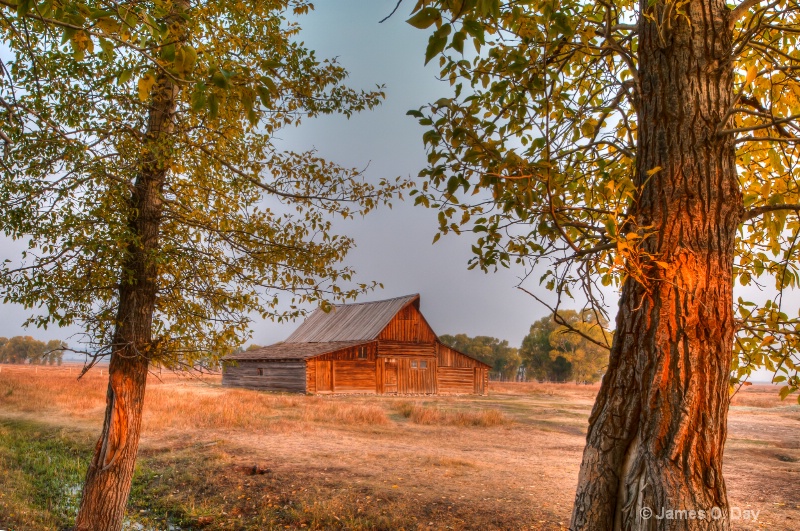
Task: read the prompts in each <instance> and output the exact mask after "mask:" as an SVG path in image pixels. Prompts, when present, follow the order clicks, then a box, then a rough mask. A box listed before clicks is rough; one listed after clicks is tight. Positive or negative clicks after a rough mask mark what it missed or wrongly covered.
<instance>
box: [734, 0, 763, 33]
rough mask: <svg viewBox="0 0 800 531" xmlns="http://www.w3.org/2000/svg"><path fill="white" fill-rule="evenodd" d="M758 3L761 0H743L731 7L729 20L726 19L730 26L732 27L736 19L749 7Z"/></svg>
mask: <svg viewBox="0 0 800 531" xmlns="http://www.w3.org/2000/svg"><path fill="white" fill-rule="evenodd" d="M760 3H761V0H744V2H742V3H741V4H739V5H738V6H736V7H735V8H734V9H733V11H731V17H730V20H729V21H728V24H730V27H733V26H734V24H736V22H738V20H739V19H740V18H742V17H743V16H744V15H745V14H746V13H747V12H748V11H749V10H750V8H751V7H753V6H756V5H758V4H760Z"/></svg>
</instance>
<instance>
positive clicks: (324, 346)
mask: <svg viewBox="0 0 800 531" xmlns="http://www.w3.org/2000/svg"><path fill="white" fill-rule="evenodd" d="M364 343H369V341H329V342H326V343H286V342H283V343H275V344H274V345H270V346H268V347H261V348H257V349H254V350H248V351H246V352H240V353H238V354H231V355H230V356H225V359H226V360H298V359H299V360H305V359H308V358H313V357H314V356H320V355H322V354H327V353H328V352H333V351H335V350H339V349H343V348H348V347H354V346H357V345H362V344H364Z"/></svg>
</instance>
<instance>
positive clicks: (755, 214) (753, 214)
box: [742, 203, 800, 221]
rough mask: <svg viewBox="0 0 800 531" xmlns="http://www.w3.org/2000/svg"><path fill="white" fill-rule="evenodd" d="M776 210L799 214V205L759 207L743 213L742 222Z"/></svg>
mask: <svg viewBox="0 0 800 531" xmlns="http://www.w3.org/2000/svg"><path fill="white" fill-rule="evenodd" d="M776 210H793V211H795V212H800V205H789V204H784V203H782V204H778V205H764V206H760V207H757V208H754V209H752V210H749V211H747V212H745V214H744V219H743V220H742V221H747V220H750V219H753V218H757V217H758V216H761V215H762V214H766V213H767V212H775V211H776Z"/></svg>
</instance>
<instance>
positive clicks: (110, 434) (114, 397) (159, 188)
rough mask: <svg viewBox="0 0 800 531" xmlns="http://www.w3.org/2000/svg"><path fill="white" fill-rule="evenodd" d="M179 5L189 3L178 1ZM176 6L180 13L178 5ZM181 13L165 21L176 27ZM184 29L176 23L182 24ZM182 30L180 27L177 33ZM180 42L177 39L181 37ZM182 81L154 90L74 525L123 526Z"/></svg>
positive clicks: (106, 529)
mask: <svg viewBox="0 0 800 531" xmlns="http://www.w3.org/2000/svg"><path fill="white" fill-rule="evenodd" d="M174 6H175V7H174V10H181V9H185V7H186V5H185V4H183V3H181V2H176V3H175V4H174ZM178 12H179V11H178ZM181 20H182V19H181V18H180V16H174V15H173V16H171V17H170V19H169V20H168V21H167V22H169V23H170V24H172V27H173V28H175V27H176V25H180V24H181ZM179 29H180V28H178V30H179ZM176 33H178V35H179V36H180V32H179V31H178V32H176ZM178 40H179V39H178ZM179 90H180V89H179V87H178V86H177V85H176V84H175V83H173V82H172V81H171V80H170V79H169V78H168V77H167V76H166V75H164V74H163V73H162V74H161V75H159V76H158V78H157V79H156V82H155V84H154V87H153V89H152V91H151V105H150V110H149V115H148V125H147V133H146V135H145V138H144V145H143V148H144V149H143V153H144V155H143V158H142V163H141V166H140V170H139V173H138V175H137V176H136V180H135V182H134V187H133V190H132V192H131V197H130V204H129V220H128V224H129V231H130V234H131V235H132V241H131V243H130V244H129V246H128V249H127V253H126V257H125V261H124V263H123V267H122V271H121V272H120V287H119V308H118V312H117V328H116V331H115V335H114V342H113V346H112V347H113V349H112V353H111V362H110V366H109V371H108V373H109V383H108V393H107V396H106V415H105V421H104V423H103V431H102V434H101V435H100V439H99V440H98V441H97V445H96V447H95V452H94V456H93V458H92V461H91V463H90V465H89V470H88V472H87V474H86V482H85V485H84V488H83V497H82V499H81V505H80V509H79V511H78V517H77V521H76V525H75V529H76V531H88V530H92V531H100V530H102V531H117V530H119V529H121V528H122V523H123V518H124V515H125V506H126V505H127V501H128V495H129V494H130V489H131V479H132V477H133V470H134V467H135V465H136V453H137V450H138V447H139V436H140V433H141V425H142V408H143V405H144V394H145V385H146V383H147V372H148V367H149V365H150V360H151V357H152V355H153V352H154V349H155V348H156V345H155V343H154V338H153V337H152V328H153V314H154V312H155V307H156V297H157V293H158V283H157V280H158V267H157V263H156V260H155V257H156V255H157V250H158V248H159V229H160V226H161V220H162V215H163V199H162V193H163V189H164V183H165V180H166V176H167V171H168V161H169V150H170V149H172V142H171V139H170V136H171V133H172V132H173V129H174V114H175V108H176V100H177V96H178V92H179Z"/></svg>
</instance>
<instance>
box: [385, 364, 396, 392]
mask: <svg viewBox="0 0 800 531" xmlns="http://www.w3.org/2000/svg"><path fill="white" fill-rule="evenodd" d="M383 392H384V393H397V359H396V358H386V359H384V360H383Z"/></svg>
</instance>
